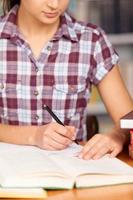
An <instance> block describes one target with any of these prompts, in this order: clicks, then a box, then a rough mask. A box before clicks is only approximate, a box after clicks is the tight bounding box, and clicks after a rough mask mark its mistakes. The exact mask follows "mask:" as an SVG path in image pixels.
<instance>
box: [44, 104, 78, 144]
mask: <svg viewBox="0 0 133 200" xmlns="http://www.w3.org/2000/svg"><path fill="white" fill-rule="evenodd" d="M43 109H45V110H47V111H48V113H49V114H50V115H51V116H52V117H53V119H54V120H55V121H56V122H57V123H58V124H60V125H62V126H65V125H64V124H63V123H62V121H61V120H60V119H59V118H58V117H57V116H56V115H55V113H54V112H53V111H52V110H51V108H50V107H49V106H47V105H44V106H43ZM74 142H75V143H77V144H78V141H77V140H74Z"/></svg>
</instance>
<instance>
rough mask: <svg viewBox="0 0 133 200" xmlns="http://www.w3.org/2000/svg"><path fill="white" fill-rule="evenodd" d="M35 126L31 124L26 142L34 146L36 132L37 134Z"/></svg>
mask: <svg viewBox="0 0 133 200" xmlns="http://www.w3.org/2000/svg"><path fill="white" fill-rule="evenodd" d="M37 129H38V127H37V126H31V127H30V128H29V131H30V134H29V138H28V144H29V145H32V146H36V134H37Z"/></svg>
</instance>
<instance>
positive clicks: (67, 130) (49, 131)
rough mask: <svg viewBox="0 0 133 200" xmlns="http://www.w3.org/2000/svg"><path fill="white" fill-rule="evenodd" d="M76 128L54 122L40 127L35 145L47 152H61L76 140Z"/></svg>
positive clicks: (35, 137)
mask: <svg viewBox="0 0 133 200" xmlns="http://www.w3.org/2000/svg"><path fill="white" fill-rule="evenodd" d="M75 138H76V135H75V128H74V127H73V126H62V125H60V124H58V123H55V122H52V123H50V124H47V125H44V126H39V127H38V128H37V131H36V134H35V135H34V145H35V146H38V147H40V148H42V149H46V150H61V149H65V148H66V147H68V146H69V145H70V144H72V142H73V140H75Z"/></svg>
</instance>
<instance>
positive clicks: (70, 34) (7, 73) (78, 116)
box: [0, 6, 118, 140]
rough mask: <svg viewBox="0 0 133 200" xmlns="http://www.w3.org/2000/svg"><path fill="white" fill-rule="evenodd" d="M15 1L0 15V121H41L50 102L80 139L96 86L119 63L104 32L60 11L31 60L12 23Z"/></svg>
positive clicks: (21, 36) (17, 30)
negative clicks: (55, 24)
mask: <svg viewBox="0 0 133 200" xmlns="http://www.w3.org/2000/svg"><path fill="white" fill-rule="evenodd" d="M17 9H18V7H17V6H15V7H14V8H13V9H12V10H11V11H10V12H9V13H8V14H7V15H6V16H4V17H1V19H0V123H3V124H10V125H44V124H47V123H49V122H51V121H52V120H53V119H52V117H51V116H50V115H49V114H48V112H47V111H45V110H44V109H43V105H44V104H46V105H48V106H49V107H50V108H51V109H52V110H53V112H55V114H56V115H57V116H58V117H59V119H60V120H61V121H62V122H63V123H64V124H66V125H74V126H75V127H76V130H77V139H79V140H82V139H83V132H84V131H83V124H84V113H85V108H86V106H87V103H88V101H89V98H90V95H91V86H92V84H95V85H97V84H98V83H99V82H100V81H101V80H102V79H103V77H104V76H105V75H106V74H107V73H108V72H109V71H110V70H111V69H112V67H113V66H114V65H115V64H116V63H117V62H118V56H117V54H116V53H115V51H114V49H113V48H112V45H111V44H110V42H109V41H108V39H107V37H106V34H105V33H104V31H103V30H102V29H100V28H99V27H97V26H95V25H92V24H84V23H81V22H77V21H76V20H75V19H73V18H71V17H70V16H69V15H68V14H67V13H64V14H63V15H62V16H61V22H60V27H59V29H58V31H57V33H56V34H55V35H54V37H53V39H51V40H50V41H49V42H48V43H47V44H46V45H45V46H44V48H43V49H42V51H41V53H40V56H39V57H38V59H35V57H34V55H33V53H32V50H31V48H30V46H29V45H28V43H27V42H26V41H25V40H24V38H23V35H22V34H21V33H20V31H19V29H18V27H17V25H16V17H17V14H16V13H17Z"/></svg>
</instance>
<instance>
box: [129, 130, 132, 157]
mask: <svg viewBox="0 0 133 200" xmlns="http://www.w3.org/2000/svg"><path fill="white" fill-rule="evenodd" d="M129 156H130V158H131V159H133V129H131V130H130V144H129Z"/></svg>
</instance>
